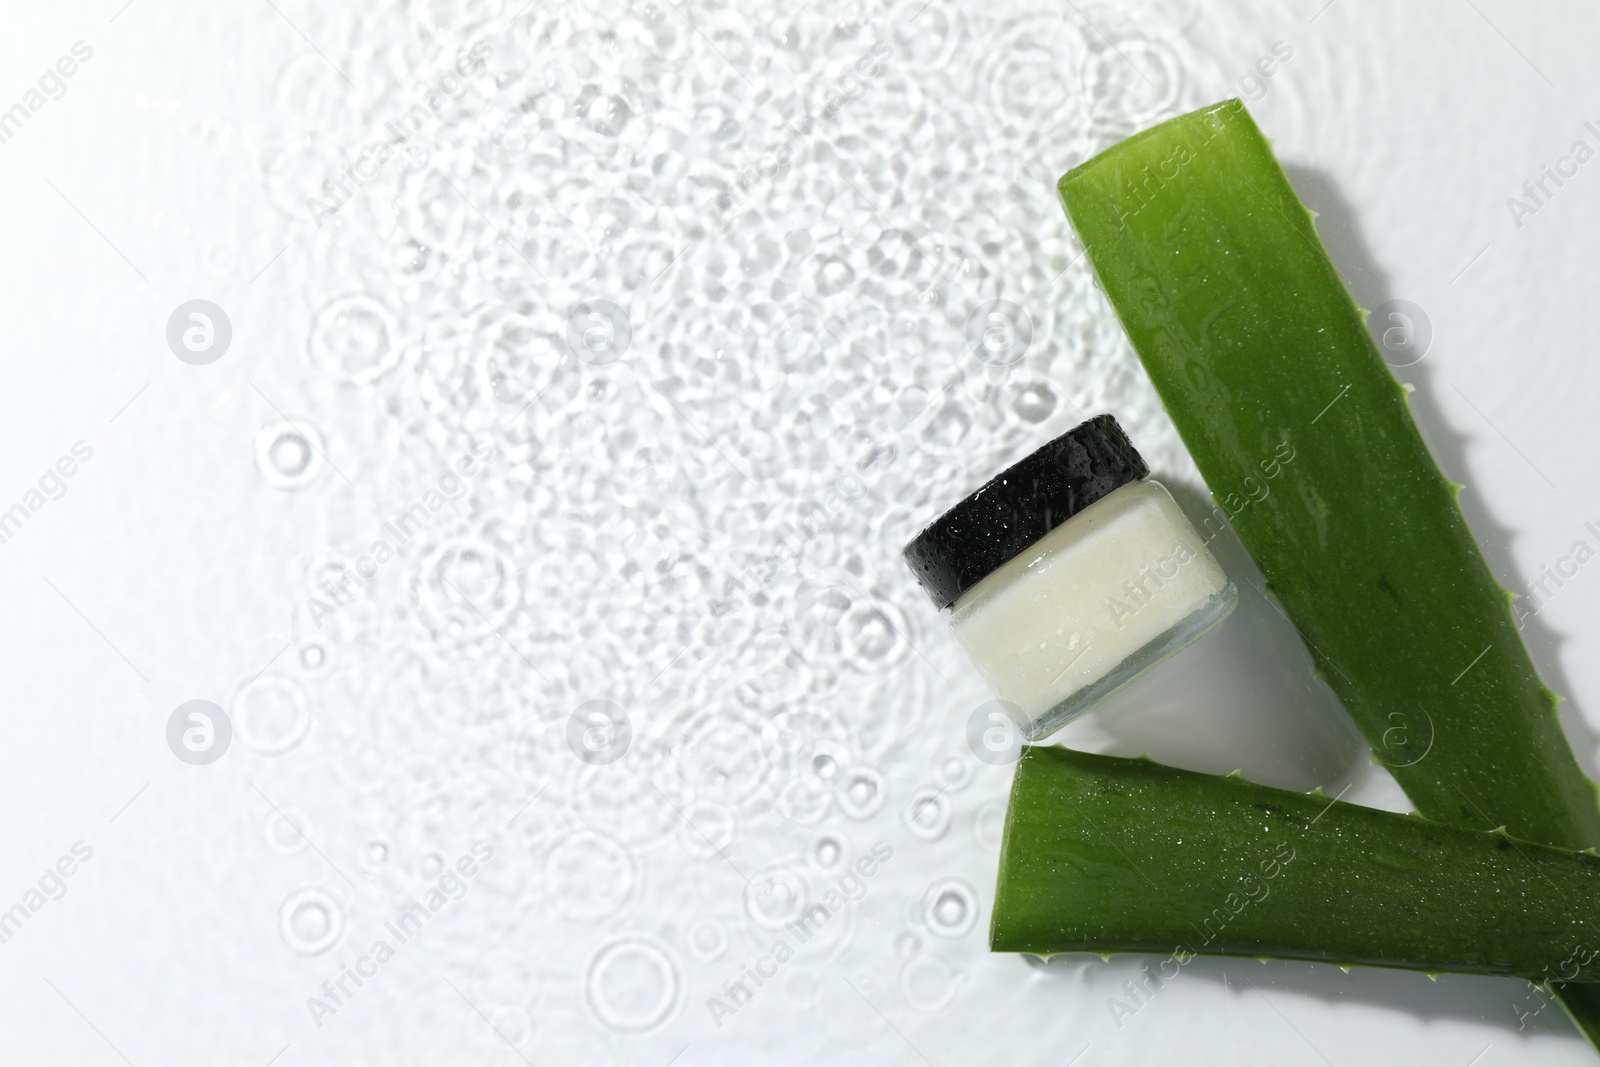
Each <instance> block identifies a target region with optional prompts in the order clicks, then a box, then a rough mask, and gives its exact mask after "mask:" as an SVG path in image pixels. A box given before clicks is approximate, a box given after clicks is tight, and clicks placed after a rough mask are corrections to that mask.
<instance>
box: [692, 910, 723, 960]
mask: <svg viewBox="0 0 1600 1067" xmlns="http://www.w3.org/2000/svg"><path fill="white" fill-rule="evenodd" d="M689 948H690V949H692V950H693V951H694V954H695V955H696V956H698V957H699V958H700V959H701V961H702V962H704V963H710V962H711V961H713V960H716V959H720V958H721V957H722V954H723V953H724V952H726V951H728V929H727V927H725V926H723V925H722V923H721V922H720V921H718V920H716V919H700V920H698V921H697V922H696V923H695V924H694V925H693V926H691V927H689Z"/></svg>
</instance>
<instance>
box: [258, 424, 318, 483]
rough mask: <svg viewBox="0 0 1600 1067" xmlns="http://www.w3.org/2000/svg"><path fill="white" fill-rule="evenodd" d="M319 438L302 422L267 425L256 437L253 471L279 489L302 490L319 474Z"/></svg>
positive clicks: (311, 428)
mask: <svg viewBox="0 0 1600 1067" xmlns="http://www.w3.org/2000/svg"><path fill="white" fill-rule="evenodd" d="M324 455H326V452H325V451H324V449H323V445H322V435H321V434H319V433H318V432H317V431H316V429H315V428H314V427H312V426H309V425H307V424H305V423H304V422H300V423H294V422H288V421H283V422H270V423H268V424H267V425H265V426H263V427H262V428H261V432H260V433H258V434H256V468H257V469H258V470H260V471H261V476H262V477H263V478H265V479H266V480H267V484H269V485H271V486H274V487H275V488H278V489H303V488H305V487H306V486H308V485H310V484H311V483H312V482H313V481H314V480H315V479H316V477H317V475H318V474H320V473H322V457H323V456H324Z"/></svg>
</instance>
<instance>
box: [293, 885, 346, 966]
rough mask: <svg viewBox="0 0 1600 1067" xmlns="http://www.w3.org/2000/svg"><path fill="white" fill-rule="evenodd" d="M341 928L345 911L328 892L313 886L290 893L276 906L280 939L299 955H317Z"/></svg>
mask: <svg viewBox="0 0 1600 1067" xmlns="http://www.w3.org/2000/svg"><path fill="white" fill-rule="evenodd" d="M343 932H344V911H343V909H342V908H340V906H339V902H338V901H336V900H335V899H334V898H333V896H332V895H331V894H329V893H328V892H326V891H325V890H322V889H318V888H317V887H315V886H307V887H306V888H304V889H297V890H295V891H294V892H293V893H290V894H289V896H288V897H287V898H285V899H284V902H283V904H282V905H281V906H279V908H278V933H279V934H281V935H282V937H283V943H284V944H286V945H288V946H289V947H290V948H291V949H293V950H294V951H295V952H298V953H299V954H300V955H302V956H320V955H321V954H322V953H324V952H326V951H328V949H330V948H332V947H333V945H334V942H336V941H338V940H339V935H340V934H341V933H343Z"/></svg>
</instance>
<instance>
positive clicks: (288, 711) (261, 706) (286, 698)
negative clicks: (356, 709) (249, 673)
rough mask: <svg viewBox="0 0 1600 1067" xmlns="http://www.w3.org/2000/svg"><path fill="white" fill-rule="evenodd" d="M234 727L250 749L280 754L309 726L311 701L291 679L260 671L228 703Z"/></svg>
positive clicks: (295, 743) (291, 746)
mask: <svg viewBox="0 0 1600 1067" xmlns="http://www.w3.org/2000/svg"><path fill="white" fill-rule="evenodd" d="M229 709H230V711H231V714H232V717H233V721H234V723H235V728H236V729H237V730H238V731H239V739H240V740H242V741H243V742H244V743H245V744H246V745H247V746H248V747H249V748H250V750H251V751H253V752H258V753H260V754H261V755H263V756H281V755H282V754H283V753H285V752H287V751H289V750H290V749H291V748H294V747H295V746H296V745H298V744H299V743H300V741H301V739H303V738H304V737H305V736H306V731H307V730H308V729H309V728H310V726H311V701H310V698H308V697H307V696H306V693H305V690H304V689H302V688H301V687H300V686H299V685H298V684H297V683H295V682H294V681H292V680H291V679H288V678H284V677H281V676H278V675H271V674H264V675H261V676H260V677H258V678H255V679H253V680H251V681H248V682H246V683H245V684H244V685H242V686H240V687H239V689H238V691H237V692H235V693H234V694H233V700H232V702H231V703H230V704H229Z"/></svg>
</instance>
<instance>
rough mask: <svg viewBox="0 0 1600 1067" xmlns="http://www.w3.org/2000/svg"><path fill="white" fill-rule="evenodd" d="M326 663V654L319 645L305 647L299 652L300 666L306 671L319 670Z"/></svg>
mask: <svg viewBox="0 0 1600 1067" xmlns="http://www.w3.org/2000/svg"><path fill="white" fill-rule="evenodd" d="M327 661H328V655H327V652H326V651H325V650H324V649H323V647H322V646H321V645H307V646H306V647H304V648H302V649H301V650H300V666H302V667H304V668H305V669H306V670H308V671H314V670H319V669H320V668H321V667H322V665H323V664H324V663H326V662H327Z"/></svg>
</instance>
